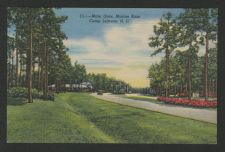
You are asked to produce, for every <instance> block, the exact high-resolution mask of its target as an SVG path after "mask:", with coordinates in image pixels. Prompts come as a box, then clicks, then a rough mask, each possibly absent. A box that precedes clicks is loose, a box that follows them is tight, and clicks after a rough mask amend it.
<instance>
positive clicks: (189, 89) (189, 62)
mask: <svg viewBox="0 0 225 152" xmlns="http://www.w3.org/2000/svg"><path fill="white" fill-rule="evenodd" d="M187 76H188V86H187V87H188V99H191V56H190V55H188V71H187Z"/></svg>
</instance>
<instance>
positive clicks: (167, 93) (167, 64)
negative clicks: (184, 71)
mask: <svg viewBox="0 0 225 152" xmlns="http://www.w3.org/2000/svg"><path fill="white" fill-rule="evenodd" d="M169 55H170V54H169V51H168V49H167V50H166V66H165V68H166V69H165V71H166V97H168V96H169V89H168V88H169V81H168V80H169V79H168V77H169Z"/></svg>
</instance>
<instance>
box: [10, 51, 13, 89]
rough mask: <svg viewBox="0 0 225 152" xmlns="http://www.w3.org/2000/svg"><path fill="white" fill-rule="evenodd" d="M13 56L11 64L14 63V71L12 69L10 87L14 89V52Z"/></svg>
mask: <svg viewBox="0 0 225 152" xmlns="http://www.w3.org/2000/svg"><path fill="white" fill-rule="evenodd" d="M11 55H12V56H11V62H12V65H11V67H12V69H11V76H10V78H11V83H10V86H11V87H12V86H13V80H14V74H13V73H14V67H13V63H14V50H12V54H11Z"/></svg>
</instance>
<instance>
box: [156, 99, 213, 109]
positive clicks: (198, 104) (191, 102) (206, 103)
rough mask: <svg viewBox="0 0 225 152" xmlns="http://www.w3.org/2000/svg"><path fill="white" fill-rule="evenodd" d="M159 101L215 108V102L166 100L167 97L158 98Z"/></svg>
mask: <svg viewBox="0 0 225 152" xmlns="http://www.w3.org/2000/svg"><path fill="white" fill-rule="evenodd" d="M157 99H158V100H159V101H163V102H166V103H171V104H181V105H187V106H193V107H217V101H216V100H214V101H207V100H188V99H184V98H168V97H158V98H157Z"/></svg>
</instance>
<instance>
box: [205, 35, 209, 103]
mask: <svg viewBox="0 0 225 152" xmlns="http://www.w3.org/2000/svg"><path fill="white" fill-rule="evenodd" d="M205 44H206V45H205V66H204V69H205V70H204V72H205V73H204V81H205V83H204V96H205V100H208V49H209V48H208V47H209V40H208V35H207V34H206V36H205Z"/></svg>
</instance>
